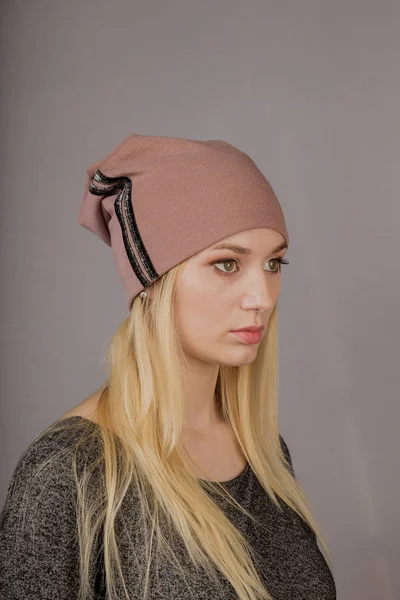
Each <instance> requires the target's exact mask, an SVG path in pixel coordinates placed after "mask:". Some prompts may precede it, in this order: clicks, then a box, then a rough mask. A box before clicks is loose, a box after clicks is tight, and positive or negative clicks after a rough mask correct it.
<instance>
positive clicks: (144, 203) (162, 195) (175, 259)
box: [78, 134, 289, 311]
mask: <svg viewBox="0 0 400 600" xmlns="http://www.w3.org/2000/svg"><path fill="white" fill-rule="evenodd" d="M78 223H79V224H80V225H82V226H83V227H85V228H86V229H89V231H91V232H92V233H94V234H95V235H97V236H98V237H99V238H100V239H101V240H103V242H105V243H106V244H107V245H108V246H110V247H111V248H112V251H113V256H114V261H115V264H116V267H117V269H118V272H119V276H120V278H121V280H122V283H123V286H124V288H125V292H126V297H127V304H128V310H129V311H130V310H131V308H132V302H133V299H134V298H135V296H137V294H139V293H140V292H141V291H142V290H143V289H144V288H146V287H148V286H149V285H150V284H151V283H152V282H153V281H155V280H156V279H158V278H159V277H161V276H162V275H164V273H166V272H167V271H168V270H169V269H171V268H172V267H174V266H176V265H177V264H179V263H180V262H182V261H184V260H186V259H188V258H189V257H191V256H193V255H194V254H197V253H198V252H201V251H202V250H204V249H205V248H208V247H209V246H210V245H212V244H215V243H216V242H218V241H220V240H222V239H224V238H226V237H228V236H231V235H234V234H235V233H239V232H240V231H246V230H248V229H258V228H260V227H268V228H271V229H274V230H275V231H278V232H279V233H280V234H282V236H283V237H284V238H285V240H286V243H287V245H288V246H289V237H288V233H287V230H286V225H285V219H284V216H283V213H282V209H281V206H280V204H279V201H278V199H277V197H276V195H275V193H274V191H273V189H272V187H271V185H270V184H269V182H268V181H267V179H266V178H265V177H264V175H263V174H262V173H261V171H260V170H259V169H258V167H257V166H256V165H255V163H254V162H253V160H252V159H251V158H250V157H249V156H248V155H247V154H245V153H244V152H241V151H240V150H238V149H237V148H235V147H234V146H231V145H230V144H228V143H227V142H223V141H221V140H208V141H198V140H188V139H181V138H173V137H161V136H147V135H137V134H130V135H128V137H126V138H125V139H124V140H123V141H122V142H121V144H119V146H117V147H116V148H115V149H114V150H113V151H112V152H111V153H110V154H108V155H107V156H106V157H105V158H103V159H102V160H99V161H98V162H95V163H93V164H91V165H90V166H89V167H88V169H87V178H86V185H85V192H84V197H83V201H82V206H81V210H80V213H79V217H78Z"/></svg>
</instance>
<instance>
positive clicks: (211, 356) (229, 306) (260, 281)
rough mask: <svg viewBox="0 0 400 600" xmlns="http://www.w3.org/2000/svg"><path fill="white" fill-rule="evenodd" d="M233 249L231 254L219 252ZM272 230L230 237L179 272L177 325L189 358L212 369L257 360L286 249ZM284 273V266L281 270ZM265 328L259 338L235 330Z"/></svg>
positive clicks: (254, 230) (210, 248) (280, 238)
mask: <svg viewBox="0 0 400 600" xmlns="http://www.w3.org/2000/svg"><path fill="white" fill-rule="evenodd" d="M222 244H224V245H225V244H226V245H234V246H237V247H241V248H243V249H245V250H240V248H237V249H236V250H235V249H228V248H225V249H218V246H220V245H222ZM281 246H285V240H284V238H283V236H282V235H281V234H280V233H278V232H276V231H274V230H273V229H266V228H261V229H251V230H248V231H243V232H240V233H238V234H235V235H232V236H230V237H228V238H225V239H224V240H221V241H219V242H218V243H216V244H213V245H212V246H210V247H209V248H207V249H206V250H203V251H202V252H200V253H198V254H196V255H195V256H192V257H191V258H190V259H189V260H188V262H187V265H186V266H185V268H184V270H183V271H182V272H181V277H180V280H179V282H178V286H177V294H176V305H175V306H176V320H177V327H178V330H179V334H180V338H181V340H182V342H183V347H184V350H185V353H186V354H187V355H188V357H193V358H196V359H197V360H201V361H205V362H207V363H210V364H225V365H230V366H239V365H242V364H246V363H250V362H252V361H253V360H254V358H255V357H256V353H257V349H258V347H259V345H260V340H261V339H262V337H264V336H265V333H266V331H267V326H268V321H269V318H270V316H271V313H272V311H273V309H274V306H275V304H276V302H277V300H278V296H279V291H280V286H281V268H282V267H281V263H280V260H282V259H283V257H284V255H285V251H286V248H280V247H281ZM283 268H284V267H283ZM252 325H256V326H259V325H264V330H263V331H262V332H261V338H260V339H254V336H253V339H251V337H249V336H247V337H246V336H245V335H243V334H242V335H238V334H235V333H233V332H232V330H235V329H241V328H243V327H249V326H252Z"/></svg>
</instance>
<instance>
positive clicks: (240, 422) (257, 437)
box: [44, 262, 329, 600]
mask: <svg viewBox="0 0 400 600" xmlns="http://www.w3.org/2000/svg"><path fill="white" fill-rule="evenodd" d="M184 266H185V262H182V263H180V264H179V265H177V266H176V267H175V268H172V269H171V270H169V271H168V272H167V273H166V274H165V275H163V276H162V277H161V278H159V279H158V280H157V281H155V282H154V283H153V284H152V301H151V303H148V302H143V301H142V299H141V298H140V297H139V296H137V297H136V298H135V300H134V302H133V305H132V309H131V312H130V314H129V315H128V316H127V318H126V319H125V320H124V321H123V322H122V323H121V325H120V326H119V327H118V329H117V331H116V332H115V334H114V335H113V336H112V338H111V341H110V343H109V346H108V349H107V353H106V359H105V363H106V369H107V377H106V380H105V383H104V385H103V386H102V394H101V396H100V399H99V401H98V404H97V414H96V422H97V423H98V425H100V427H99V428H98V432H99V433H100V439H101V445H100V448H101V461H102V464H103V465H104V470H103V472H104V477H103V480H102V482H103V489H102V490H98V492H99V494H98V495H97V496H96V497H95V498H92V497H91V496H90V494H89V492H88V487H87V486H88V481H89V475H88V472H85V473H84V475H83V476H81V477H80V476H79V475H78V469H77V468H76V462H75V466H74V473H75V480H76V485H77V490H78V494H77V498H78V510H77V520H78V532H79V546H80V559H81V560H80V579H81V587H80V592H79V596H78V600H87V599H88V598H92V592H91V590H90V585H89V579H90V567H89V565H90V556H91V553H92V551H93V546H94V544H95V541H96V539H99V536H100V534H101V536H100V537H101V542H102V545H103V554H104V570H105V576H106V586H107V593H108V596H109V597H110V598H114V597H116V589H117V588H116V578H117V576H118V574H119V577H120V581H122V586H123V589H124V590H125V594H126V598H127V599H129V594H128V591H127V589H126V586H125V584H124V580H123V575H122V569H121V563H120V558H119V556H118V547H117V538H116V535H115V529H114V525H115V519H116V515H117V512H118V510H119V508H120V505H121V503H122V501H123V499H124V496H125V494H126V493H127V491H128V489H129V486H130V485H131V483H132V482H134V483H135V486H136V488H137V492H138V497H139V500H140V504H141V507H142V514H143V516H144V521H145V516H146V515H150V516H151V518H150V523H151V529H152V530H151V531H150V532H147V534H148V537H146V548H147V552H148V554H147V557H148V562H147V565H146V566H145V567H146V568H145V572H146V577H145V579H144V589H143V596H142V597H143V600H145V599H146V598H147V597H148V596H147V594H148V585H149V571H150V560H151V541H152V539H153V536H154V537H155V538H156V540H157V541H158V542H159V543H161V545H163V544H164V539H163V536H162V532H161V529H160V520H159V518H160V515H164V516H166V517H167V520H168V521H169V522H170V523H173V525H174V527H175V530H176V531H177V532H178V534H179V535H180V536H181V538H182V539H183V541H184V544H185V546H186V548H187V551H188V553H189V555H190V557H191V559H192V560H193V562H194V563H195V564H196V565H197V566H199V565H201V566H202V567H203V568H204V569H205V570H206V572H207V573H209V574H210V575H213V573H215V569H216V570H217V571H219V572H220V573H222V574H223V575H224V576H225V577H226V579H227V580H228V581H229V582H230V583H231V585H232V586H233V588H234V589H235V591H236V593H237V595H238V597H239V598H240V600H256V599H257V600H261V599H263V600H271V596H270V595H269V594H268V592H267V590H266V589H265V587H264V585H263V584H262V582H261V580H260V578H259V575H258V573H257V571H256V569H255V566H254V563H253V560H252V556H253V555H252V549H251V547H250V546H249V543H248V542H247V541H246V540H245V538H244V537H243V536H242V534H241V533H240V532H239V531H238V530H237V529H236V528H235V527H234V526H233V524H232V523H231V521H230V520H229V519H228V518H227V516H226V515H225V514H224V512H223V510H221V508H220V507H218V505H217V504H216V503H215V502H214V501H213V500H212V498H211V497H210V495H209V494H208V493H207V489H204V484H205V487H206V488H207V487H208V486H209V487H210V489H211V488H212V489H215V490H219V493H222V494H223V493H224V491H223V490H222V486H220V485H219V484H218V483H216V482H214V483H211V482H204V480H199V479H198V478H197V477H196V476H195V475H194V474H192V470H191V466H190V465H191V461H190V458H189V457H188V455H187V453H186V452H185V451H184V449H183V448H182V446H181V443H180V440H181V432H182V424H183V420H184V399H183V392H182V386H181V382H182V381H183V376H182V373H183V371H182V370H183V369H184V367H185V356H184V353H183V351H182V347H181V345H180V340H179V338H178V335H177V329H176V326H175V315H174V299H175V289H176V283H177V281H178V279H179V274H180V272H181V270H182V269H183V268H184ZM216 399H217V409H218V412H219V415H220V417H221V418H222V419H223V420H224V421H226V422H227V423H229V424H230V426H231V427H232V429H233V431H234V433H235V435H236V438H237V440H238V443H239V444H240V447H241V449H242V451H243V453H244V455H245V457H246V459H247V461H248V462H249V463H250V466H251V468H252V470H253V471H254V473H255V475H256V476H257V478H258V480H259V481H260V484H261V485H262V487H263V488H264V489H265V491H266V493H267V494H268V495H269V496H270V498H271V499H272V501H273V502H274V504H275V505H276V506H277V508H278V509H280V510H282V507H280V505H279V503H278V499H277V497H279V498H280V499H281V500H282V501H283V502H284V503H286V504H287V505H288V506H290V507H291V508H292V509H293V510H294V511H296V512H297V513H298V515H299V516H300V517H301V518H302V519H303V520H304V521H305V522H306V523H308V525H309V526H310V527H311V529H312V530H313V531H314V533H315V534H316V536H317V538H318V540H319V541H320V544H321V546H322V548H323V549H324V550H325V552H326V553H327V555H328V556H329V550H328V548H327V545H326V544H325V542H324V540H323V538H322V536H321V533H320V532H319V529H318V527H317V524H316V522H315V520H314V518H313V516H312V514H311V511H310V508H309V505H308V502H307V499H306V497H305V495H304V493H303V491H302V489H301V487H300V485H299V483H298V482H297V480H296V479H295V477H294V476H293V474H292V473H291V471H290V465H289V462H288V461H287V459H286V457H285V454H284V452H283V451H282V447H281V443H280V436H279V427H278V412H277V307H276V306H275V308H274V311H273V313H272V314H271V317H270V321H269V324H268V330H267V332H266V335H265V336H264V338H263V340H262V342H261V343H260V346H259V349H258V352H257V357H256V358H255V360H254V361H253V362H252V363H251V364H248V365H243V366H239V367H231V366H224V365H221V366H220V369H219V375H218V380H217V386H216ZM85 424H86V425H89V421H86V423H85V421H83V422H82V421H79V422H78V423H76V422H75V423H72V425H71V423H70V424H68V425H67V424H65V423H63V421H62V420H58V421H56V422H55V424H53V425H52V426H51V427H52V430H55V429H56V428H58V430H61V429H65V428H69V427H76V426H79V427H80V428H82V427H83V426H84V425H85ZM87 430H88V432H89V428H87ZM44 433H45V432H44ZM89 435H92V429H90V434H89V433H88V437H89ZM87 441H88V438H85V437H81V438H80V442H79V446H80V447H84V446H85V444H87ZM96 464H98V463H96ZM192 464H193V463H192ZM90 468H92V469H93V468H94V465H91V466H89V467H88V469H89V470H90ZM201 482H202V483H201ZM226 494H227V492H226ZM226 494H225V495H226ZM229 501H230V502H233V503H234V504H235V506H236V507H237V508H238V509H239V510H242V511H243V512H244V513H245V514H246V515H248V516H249V517H250V518H253V517H252V515H250V514H249V513H248V512H247V511H246V510H245V509H244V508H242V507H241V506H240V505H239V504H238V503H236V502H235V501H234V499H233V498H232V497H231V496H229ZM169 550H170V549H169ZM132 551H133V552H134V549H133V550H132ZM176 562H177V563H178V561H176Z"/></svg>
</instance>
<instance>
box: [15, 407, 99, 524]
mask: <svg viewBox="0 0 400 600" xmlns="http://www.w3.org/2000/svg"><path fill="white" fill-rule="evenodd" d="M94 429H95V425H94V424H92V423H90V422H89V421H85V422H84V423H83V422H82V420H81V419H76V418H72V419H71V418H68V419H63V420H62V421H56V422H55V423H53V424H51V425H50V426H49V427H48V428H47V429H45V430H44V431H43V432H41V433H40V434H39V435H38V436H37V437H36V438H35V439H34V440H33V441H32V442H31V443H30V444H29V445H28V446H27V447H26V448H25V450H24V451H23V453H22V454H21V456H20V458H19V459H18V461H17V464H16V466H15V468H14V471H13V472H12V474H11V478H10V480H9V485H8V490H7V495H6V501H5V505H4V508H3V518H4V513H5V512H7V510H9V509H10V505H11V504H17V503H18V504H19V503H20V502H22V501H23V500H24V501H27V500H28V498H29V502H33V501H34V500H35V498H36V497H37V498H38V497H39V496H40V497H41V498H42V500H44V499H45V497H46V496H50V495H51V494H52V490H57V496H58V497H59V498H60V499H61V498H63V497H64V498H66V497H68V496H70V495H71V492H72V490H73V487H74V486H73V481H74V470H73V457H74V455H75V456H76V457H77V464H78V465H79V464H82V461H84V459H85V458H86V459H87V458H88V456H93V455H94V454H95V453H97V452H98V449H99V445H98V439H97V436H96V435H95V436H93V432H94ZM84 436H86V437H84ZM89 436H90V437H89ZM84 439H86V440H88V439H89V440H90V442H89V443H86V444H83V443H82V444H81V449H80V451H79V450H78V451H76V449H77V447H78V446H79V443H80V442H83V441H84ZM64 492H68V494H67V495H64V496H63V493H64Z"/></svg>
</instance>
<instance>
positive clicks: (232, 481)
mask: <svg viewBox="0 0 400 600" xmlns="http://www.w3.org/2000/svg"><path fill="white" fill-rule="evenodd" d="M73 419H81V420H82V421H90V423H93V425H95V426H96V427H97V423H96V422H95V421H92V420H91V419H87V418H86V417H81V416H80V415H74V416H72V417H65V418H64V419H59V420H58V421H57V423H60V422H62V421H71V420H73ZM249 471H250V463H249V462H246V466H245V467H244V469H243V471H241V472H240V473H239V475H237V476H236V477H234V478H233V479H228V480H227V481H211V480H208V479H200V478H199V481H200V482H201V483H213V484H219V485H225V486H231V485H235V484H237V483H239V481H241V480H242V479H244V477H245V476H246V475H247V473H248V472H249Z"/></svg>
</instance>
